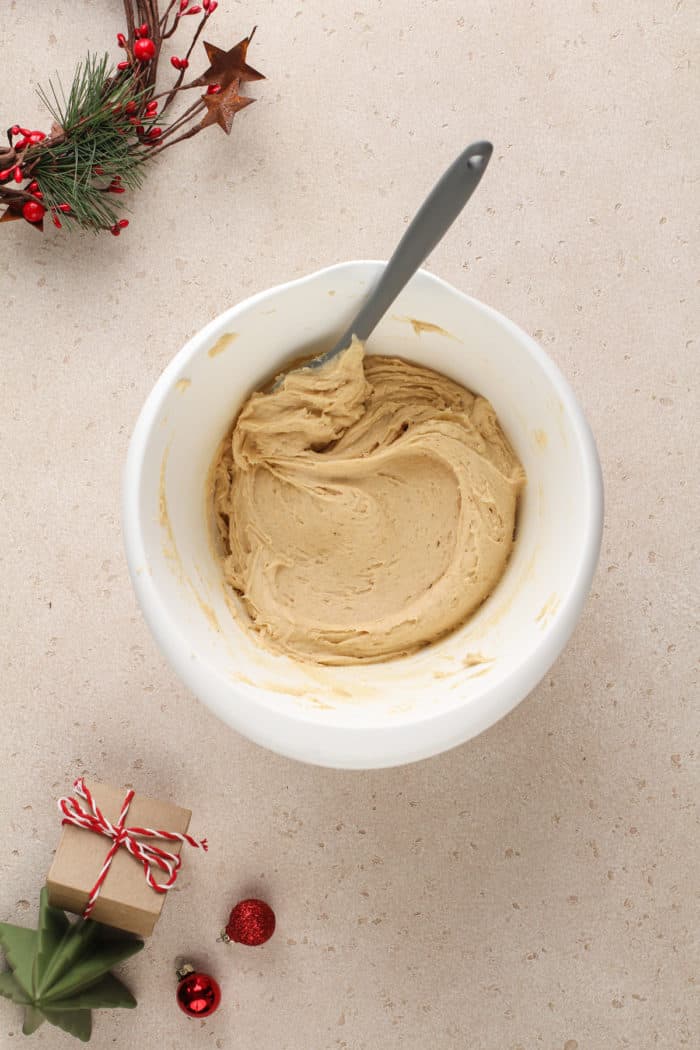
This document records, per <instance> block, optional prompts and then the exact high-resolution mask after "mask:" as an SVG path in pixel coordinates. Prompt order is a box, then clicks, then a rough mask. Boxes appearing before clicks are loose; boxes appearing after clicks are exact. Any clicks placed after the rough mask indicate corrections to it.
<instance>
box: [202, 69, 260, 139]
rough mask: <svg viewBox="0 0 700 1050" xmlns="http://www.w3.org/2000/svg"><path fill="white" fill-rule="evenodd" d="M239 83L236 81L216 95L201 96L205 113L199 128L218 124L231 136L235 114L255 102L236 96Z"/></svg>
mask: <svg viewBox="0 0 700 1050" xmlns="http://www.w3.org/2000/svg"><path fill="white" fill-rule="evenodd" d="M240 83H241V82H240V80H238V79H236V80H233V81H232V82H231V83H230V84H229V85H228V87H225V88H224V89H223V90H222V91H219V92H218V94H216V95H202V101H203V102H204V104H205V105H206V107H207V112H206V113H205V115H204V116H203V117H202V121H201V123H200V127H202V128H207V127H209V125H210V124H218V125H219V127H220V128H223V129H224V131H225V132H226V134H227V135H230V134H231V126H232V124H233V118H234V117H235V115H236V113H238V112H239V110H241V109H245V107H246V106H249V105H250V104H251V102H255V99H254V98H248V97H247V96H245V95H239V94H238V88H239V87H240Z"/></svg>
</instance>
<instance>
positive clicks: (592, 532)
mask: <svg viewBox="0 0 700 1050" xmlns="http://www.w3.org/2000/svg"><path fill="white" fill-rule="evenodd" d="M382 266H383V263H378V262H350V263H343V264H341V265H339V266H332V267H330V268H328V269H326V270H321V271H320V272H319V273H314V274H311V276H309V277H305V278H302V279H301V280H297V281H291V282H290V283H289V284H285V285H281V286H280V287H278V288H271V289H269V290H268V291H265V292H261V293H260V294H259V295H254V296H253V297H252V298H250V299H246V300H245V302H242V303H240V304H239V305H238V306H234V307H232V308H231V309H230V310H227V311H226V312H225V313H223V314H221V315H220V316H219V317H217V318H216V319H215V320H214V321H212V322H211V323H210V324H208V325H206V327H204V328H203V329H202V330H201V331H200V332H198V333H197V335H195V336H194V337H193V338H192V339H190V341H189V342H188V343H187V345H186V346H184V347H183V348H182V350H180V352H179V353H178V354H176V356H175V357H174V359H173V360H172V362H171V363H170V365H168V367H167V368H166V370H165V371H164V373H163V375H162V376H161V377H160V379H159V380H158V382H157V383H156V385H155V387H154V388H153V390H152V391H151V394H150V395H149V397H148V400H147V401H146V404H145V405H144V407H143V410H142V412H141V415H140V416H139V419H138V422H137V424H136V428H135V430H134V434H133V437H132V440H131V446H130V448H129V454H128V459H127V464H126V473H125V481H124V535H125V543H126V553H127V559H128V562H129V570H130V572H131V576H132V580H133V584H134V587H135V589H136V594H137V595H138V599H139V601H140V603H141V607H142V609H143V612H144V615H145V617H146V620H147V622H148V624H149V626H150V628H151V630H152V631H153V634H154V635H155V638H156V640H157V641H158V643H159V645H160V647H161V648H162V650H163V652H164V654H165V656H166V657H167V659H168V660H169V661H170V663H171V665H172V666H173V668H174V669H175V671H176V672H177V673H178V675H179V676H180V677H181V678H182V680H183V681H184V682H185V683H186V685H188V686H189V688H190V689H191V690H192V692H193V693H195V694H196V695H197V696H198V697H199V698H200V699H201V700H203V701H204V703H206V704H207V705H208V706H209V707H210V708H211V709H212V711H214V712H215V713H216V714H217V715H218V716H219V718H220V719H221V720H222V721H223V722H226V723H227V724H228V725H229V726H232V727H233V728H234V729H236V730H238V731H239V732H240V733H243V734H245V735H246V736H247V737H249V738H250V739H251V740H254V741H256V742H257V743H259V744H262V745H263V746H264V747H268V748H271V749H272V750H273V751H277V752H280V753H281V754H285V755H289V756H291V757H293V758H297V759H301V760H303V761H306V762H314V763H317V764H319V765H327V766H337V767H341V768H348V769H353V768H354V769H361V768H371V767H381V766H392V765H399V764H401V763H404V762H411V761H414V760H416V759H420V758H425V757H427V756H429V755H435V754H437V753H439V752H441V751H444V750H446V749H447V748H450V747H454V746H455V745H456V744H459V743H462V742H463V741H465V740H468V739H469V738H470V737H473V736H475V735H476V734H477V733H480V732H481V731H482V730H484V729H486V728H487V727H488V726H490V725H492V724H493V723H494V722H496V721H497V720H498V719H499V718H501V717H502V716H503V715H504V714H506V713H507V712H508V711H510V710H511V709H512V708H513V707H515V705H516V704H517V703H519V701H520V700H522V699H523V697H525V696H526V695H527V693H529V692H530V690H531V689H532V688H533V687H534V686H535V685H536V684H537V682H539V680H540V679H541V678H542V677H543V675H544V674H545V673H546V671H547V670H548V668H549V667H550V666H551V665H552V663H553V662H554V660H555V659H556V658H557V656H558V655H559V653H560V652H561V650H562V649H563V647H564V645H565V643H566V641H567V639H568V638H569V636H570V634H571V632H572V630H573V628H574V626H575V624H576V621H577V619H578V617H579V614H580V612H581V609H582V606H583V604H584V601H585V599H586V596H587V594H588V590H589V587H590V584H591V579H592V576H593V572H594V569H595V565H596V562H597V559H598V553H599V548H600V539H601V531H602V516H603V490H602V482H601V475H600V467H599V463H598V456H597V454H596V448H595V444H594V441H593V438H592V435H591V433H590V430H589V428H588V425H587V423H586V420H585V418H584V415H583V412H582V411H581V408H580V406H579V404H578V402H577V401H576V398H575V397H574V394H573V393H572V391H571V389H570V387H569V386H568V384H567V383H566V381H565V380H564V378H563V376H562V375H561V373H560V372H559V370H558V369H557V367H556V366H555V365H554V364H553V363H552V361H550V359H549V358H548V357H547V355H546V354H545V353H544V351H543V350H542V349H541V348H540V347H539V346H538V345H537V344H536V343H535V342H534V341H533V340H532V339H531V338H530V337H529V336H528V335H526V333H525V332H523V331H521V330H520V329H519V328H518V327H516V325H514V324H513V323H512V322H511V321H509V320H507V319H506V318H505V317H503V316H501V315H500V314H499V313H497V312H496V311H495V310H492V309H490V308H489V307H488V306H484V305H483V304H482V303H479V302H477V301H476V300H474V299H470V298H469V297H468V296H466V295H463V294H462V293H461V292H459V291H457V290H456V289H455V288H452V287H451V286H450V285H448V284H446V283H445V282H444V281H441V280H439V279H438V278H437V277H433V276H432V275H431V274H429V273H426V272H425V271H421V272H419V273H418V274H417V275H416V276H415V277H414V279H413V280H412V281H411V282H410V284H409V285H408V287H407V288H406V289H405V290H404V292H403V293H402V294H401V296H400V297H399V299H398V300H397V301H396V303H395V305H394V307H393V308H392V310H391V312H390V315H389V316H387V317H386V318H385V319H384V320H383V321H382V323H381V324H380V326H379V327H378V329H377V330H376V332H375V334H374V335H373V336H372V338H371V339H370V340H369V343H368V347H367V350H368V352H369V353H380V354H394V355H397V356H399V357H403V358H406V359H407V360H409V361H417V362H420V363H421V364H424V365H428V366H430V367H431V368H434V369H436V370H437V371H439V372H443V373H444V374H445V375H448V376H451V377H452V378H453V379H455V380H457V382H459V383H462V384H464V385H465V386H466V387H468V388H469V389H471V390H474V391H476V392H477V393H480V394H483V395H484V396H485V397H487V398H488V399H489V400H490V401H491V402H492V403H493V405H494V407H495V409H496V413H497V415H498V417H499V419H500V420H501V423H502V424H503V427H504V429H505V431H506V433H507V434H508V436H509V438H510V440H511V442H512V444H513V446H514V447H515V449H516V451H517V453H518V455H519V456H520V459H521V461H522V463H523V465H524V467H525V470H526V471H527V477H528V482H527V488H526V491H525V494H524V496H523V499H522V503H521V508H520V514H519V520H518V531H517V541H516V544H515V547H514V551H513V555H512V557H511V559H510V562H509V564H508V568H507V571H506V573H505V575H504V577H503V579H502V580H501V581H500V583H499V585H498V587H497V588H496V590H495V591H494V593H493V594H492V595H491V597H490V598H489V599H488V601H486V602H485V603H484V605H483V606H482V607H481V608H480V609H479V611H478V612H477V614H476V615H475V616H473V617H472V619H471V620H469V622H468V623H466V624H464V626H463V627H462V628H461V629H460V630H458V631H456V632H455V633H454V634H452V635H450V636H449V637H448V638H445V639H444V640H443V641H441V642H438V643H437V644H435V645H433V646H431V647H429V648H427V649H424V650H423V651H421V652H420V653H417V654H416V655H414V656H410V657H406V658H403V659H400V660H394V661H389V662H386V663H382V664H371V665H362V666H352V667H317V666H312V665H306V664H301V663H297V662H294V661H292V660H290V659H288V658H286V657H283V656H277V655H275V654H273V653H270V652H268V651H267V650H266V649H264V648H262V647H261V646H260V645H259V644H258V643H257V641H256V640H255V637H254V635H253V634H252V633H251V632H249V631H248V630H247V628H246V627H245V626H244V625H243V624H242V623H241V620H240V618H236V617H234V616H233V615H232V612H231V609H230V604H229V603H230V601H231V600H232V599H231V596H230V595H229V596H227V595H226V593H225V590H224V587H223V584H222V576H221V570H220V566H219V564H218V562H217V560H216V555H215V549H214V542H213V530H212V520H211V514H210V512H209V508H208V506H207V500H206V491H205V490H206V480H207V474H208V472H209V468H210V465H211V463H212V459H213V457H214V455H215V453H216V450H217V446H218V445H219V442H220V441H221V439H222V437H223V435H224V433H225V432H226V430H227V429H228V427H229V425H230V423H231V421H232V420H233V418H234V417H235V415H236V414H237V412H238V410H239V408H240V407H241V405H242V403H243V401H244V400H245V399H246V397H247V396H248V394H250V393H251V392H252V391H253V390H254V389H256V388H257V387H258V386H259V385H260V384H261V382H263V381H264V380H266V379H267V378H269V377H270V376H271V375H272V374H273V373H274V372H275V371H276V370H278V369H281V368H282V367H283V366H284V365H285V363H286V362H288V361H289V360H290V359H291V358H294V357H295V356H298V355H299V354H300V353H303V351H304V349H306V348H308V347H309V346H317V345H319V344H323V345H329V344H330V342H331V341H332V339H333V337H334V336H337V335H339V334H340V331H341V329H343V328H344V327H345V325H346V324H347V323H348V322H349V321H350V319H351V317H352V315H353V314H354V312H355V310H356V308H357V306H358V303H359V302H360V301H361V299H362V298H363V296H364V295H365V294H366V293H367V290H368V287H369V286H370V285H371V284H372V283H373V281H374V280H375V279H376V277H377V274H378V273H379V270H380V268H381V267H382Z"/></svg>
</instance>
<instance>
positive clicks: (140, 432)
mask: <svg viewBox="0 0 700 1050" xmlns="http://www.w3.org/2000/svg"><path fill="white" fill-rule="evenodd" d="M385 265H386V262H385V261H383V260H351V261H348V262H342V263H336V264H334V265H332V266H327V267H323V268H321V269H319V270H315V271H314V272H313V273H310V274H306V275H304V276H302V277H298V278H294V279H293V280H291V281H285V282H283V283H281V284H277V285H274V286H273V287H271V288H267V289H264V290H262V291H260V292H256V293H255V294H253V295H252V296H249V297H247V298H245V299H243V300H241V301H240V302H239V303H236V304H235V305H234V306H231V307H229V308H228V309H226V310H224V311H223V312H222V313H221V314H219V315H218V316H217V317H215V318H213V319H212V320H211V321H209V322H207V323H206V324H205V325H204V326H203V327H202V328H200V329H199V330H198V331H197V332H195V333H194V334H193V335H192V336H191V337H190V338H189V339H188V340H187V342H186V343H185V344H184V346H182V347H181V349H180V350H178V351H177V353H176V354H175V355H174V356H173V358H172V359H171V361H170V362H169V363H168V365H167V366H166V367H165V369H164V370H163V372H162V373H161V375H160V376H159V377H158V379H157V380H156V382H155V384H154V386H153V387H152V389H151V391H150V393H149V394H148V396H147V398H146V400H145V402H144V404H143V406H142V408H141V411H140V413H139V416H138V418H137V421H136V424H135V426H134V429H133V432H132V435H131V439H130V442H129V448H128V453H127V457H126V463H125V467H124V472H123V485H122V529H123V537H124V546H125V551H126V559H127V564H128V568H129V574H130V576H131V581H132V585H133V587H134V591H135V593H136V596H137V599H138V602H139V605H140V607H141V610H142V613H143V616H144V619H145V620H146V623H147V624H148V626H149V628H150V630H151V632H152V634H153V635H154V637H155V639H156V642H157V643H158V645H159V647H160V649H161V651H162V652H163V653H164V655H165V656H166V659H167V660H168V662H169V663H170V664H171V666H172V667H173V669H174V670H175V672H176V673H177V674H178V676H179V677H180V679H181V680H182V681H183V682H184V684H185V685H186V686H187V687H188V688H189V689H190V690H191V691H192V692H193V693H194V695H195V696H196V697H198V698H199V699H200V700H201V701H202V702H203V703H204V704H206V706H208V707H209V708H210V709H211V710H212V711H213V712H214V714H216V715H217V716H218V717H219V718H220V719H221V720H222V721H223V722H225V723H226V724H227V725H228V726H230V727H232V728H234V729H236V730H237V731H238V732H240V733H242V734H243V735H244V736H246V737H248V738H249V739H251V740H253V741H254V742H256V743H258V744H260V745H261V746H263V747H266V748H268V749H270V750H272V751H274V752H276V753H278V754H281V755H284V756H286V757H289V758H294V759H297V760H300V761H305V762H311V763H313V764H317V765H324V766H332V767H336V768H344V769H362V768H380V767H381V768H384V767H390V766H396V765H403V764H405V763H407V762H412V761H418V760H420V759H423V758H427V757H429V756H431V755H435V754H438V753H441V752H443V751H446V750H449V749H450V748H452V747H455V746H457V745H458V744H460V743H463V742H464V741H466V740H468V739H470V738H471V737H473V736H476V735H478V734H479V733H481V732H483V731H484V730H485V729H487V728H489V727H490V726H491V725H493V724H494V723H495V722H497V721H498V720H499V719H500V718H502V717H503V716H504V715H505V714H507V713H508V712H509V711H511V710H512V709H513V708H515V707H516V706H517V704H518V703H520V702H521V700H523V699H524V698H525V696H527V694H528V693H529V692H530V691H531V690H532V689H533V688H534V687H535V685H536V684H537V683H538V682H539V681H540V680H541V679H542V677H543V676H544V675H545V674H546V672H547V670H548V669H549V668H550V667H551V666H552V664H553V663H554V661H555V660H556V659H557V657H558V656H559V655H560V653H561V652H562V650H563V649H564V647H565V645H566V643H567V641H568V639H569V637H570V636H571V634H572V632H573V630H574V627H575V626H576V623H577V621H578V619H579V616H580V614H581V611H582V609H583V606H584V604H585V601H586V599H587V596H588V592H589V589H590V585H591V582H592V579H593V575H594V572H595V568H596V565H597V562H598V557H599V552H600V545H601V540H602V530H603V481H602V473H601V469H600V462H599V458H598V452H597V449H596V445H595V440H594V438H593V434H592V432H591V430H590V427H589V425H588V422H587V420H586V418H585V415H584V413H583V409H582V408H581V406H580V405H579V403H578V400H577V398H576V395H575V394H574V392H573V390H572V388H571V387H570V385H569V383H568V381H567V380H566V378H565V377H564V375H563V373H562V372H561V370H560V369H559V367H558V366H557V365H556V364H555V363H554V361H553V360H552V359H551V358H550V357H549V356H548V354H547V353H546V352H545V351H544V350H543V349H542V347H541V346H540V345H539V344H538V343H537V342H536V341H535V340H534V339H533V338H532V337H531V336H530V335H529V334H528V333H527V332H525V331H524V330H523V329H522V328H520V327H519V326H518V325H517V324H515V322H514V321H511V320H510V319H509V318H508V317H506V316H505V315H504V314H502V313H500V312H499V311H498V310H496V309H495V308H494V307H491V306H488V305H487V304H485V303H482V302H481V301H480V300H478V299H475V298H474V297H473V296H469V295H467V294H466V293H465V292H462V291H461V290H460V289H458V288H455V287H454V285H452V284H450V283H449V282H448V281H445V280H444V279H443V278H441V277H437V276H436V275H435V274H432V273H430V272H429V271H427V270H424V269H421V270H419V271H418V274H417V275H416V277H417V278H419V279H421V280H427V281H428V282H432V283H434V284H435V285H437V286H438V287H441V288H442V289H445V290H447V291H449V292H450V293H451V294H452V295H455V296H457V297H458V298H460V299H462V300H463V301H464V302H465V303H466V304H468V305H469V307H470V308H472V309H474V310H476V311H477V312H480V313H482V314H483V315H485V316H487V317H489V318H490V319H491V320H493V321H495V322H496V323H497V324H499V325H501V326H502V327H503V328H505V329H506V330H507V331H508V332H509V334H510V335H511V336H512V337H513V338H514V339H515V340H516V341H517V342H518V343H520V344H521V345H522V346H523V348H524V349H526V350H527V351H528V352H529V354H530V355H531V357H532V358H534V361H535V363H536V364H537V365H538V366H539V367H540V368H541V369H542V370H543V371H544V373H545V375H546V377H547V379H548V380H549V382H550V383H551V385H552V387H553V388H554V389H555V391H556V393H557V396H558V397H559V398H560V399H561V402H562V404H563V406H564V410H565V412H566V414H567V416H568V418H569V422H570V424H571V427H572V431H573V434H574V435H575V438H576V444H577V453H578V458H579V460H580V462H581V464H582V467H583V478H582V484H583V486H584V488H585V495H584V500H585V506H586V507H587V508H588V513H587V520H586V522H585V530H584V538H583V541H582V543H581V547H580V552H579V556H578V562H577V564H576V568H575V571H574V572H573V573H572V576H571V583H570V585H569V588H568V592H567V594H566V595H565V596H564V597H563V598H562V602H561V605H560V607H559V609H558V610H557V614H556V616H555V617H554V618H553V621H552V623H551V625H550V627H549V629H548V630H547V632H545V633H544V634H543V637H542V641H541V643H540V644H538V645H537V646H535V648H534V649H533V650H532V651H531V652H530V653H528V654H527V655H526V656H525V657H524V658H523V659H522V661H521V663H520V664H519V665H517V666H516V667H515V668H514V669H513V672H512V674H511V675H509V677H508V678H507V679H505V680H504V681H502V682H500V683H496V684H494V686H493V690H492V691H490V690H489V689H488V688H485V690H484V692H483V694H482V695H481V696H480V697H479V699H478V702H476V701H475V702H473V703H472V704H469V705H467V704H462V705H455V706H453V707H451V708H449V709H448V710H446V711H442V712H430V711H426V710H422V711H420V712H418V714H415V713H414V712H412V713H409V716H408V717H406V718H405V719H402V720H398V719H397V720H396V721H395V722H392V723H391V725H389V724H387V725H379V726H377V725H374V726H358V725H356V724H343V723H342V722H338V721H334V722H333V724H328V723H325V724H324V723H323V721H322V720H321V718H320V713H319V712H316V711H314V712H311V711H306V710H302V709H301V708H299V707H297V706H296V705H290V706H289V708H288V709H287V710H285V711H280V710H279V708H275V709H274V710H272V708H271V707H268V706H267V705H266V704H265V703H264V702H263V700H264V690H259V689H257V688H256V687H250V686H246V685H245V683H240V684H239V683H236V684H235V686H234V685H233V684H232V682H231V680H230V679H228V678H227V677H226V675H225V674H224V673H223V672H220V671H219V670H218V668H216V667H215V666H213V665H211V664H209V663H205V662H203V661H201V660H196V661H195V660H193V659H191V658H190V657H189V656H188V653H189V651H190V648H191V647H190V644H189V642H187V641H186V639H185V638H184V635H183V634H182V632H181V630H180V627H179V626H178V624H177V622H176V621H175V620H174V619H173V617H172V616H171V614H170V611H169V608H168V605H167V603H166V602H165V601H164V600H163V598H162V597H161V594H160V591H159V590H158V588H157V587H156V585H155V583H154V581H153V578H152V576H151V575H150V573H147V572H139V571H138V570H139V566H143V565H145V564H147V561H148V556H147V552H146V546H145V542H144V537H143V532H142V529H141V507H140V492H141V487H142V478H143V467H144V460H145V452H146V450H147V447H148V444H149V440H150V437H151V433H152V431H153V428H154V426H155V425H156V423H157V421H158V419H159V417H160V413H161V410H162V407H163V404H164V402H165V400H166V398H167V397H168V395H169V393H170V391H171V389H172V387H173V386H174V384H175V382H176V381H177V379H178V378H179V376H180V375H181V374H182V370H183V367H185V366H187V365H188V364H189V362H190V361H191V360H192V359H193V358H194V357H196V356H197V355H198V354H199V353H200V352H201V351H202V348H203V347H204V346H207V345H208V344H209V342H210V341H211V339H212V337H216V336H218V334H219V333H220V332H221V331H222V330H226V329H228V327H229V326H230V323H231V321H232V320H233V319H234V318H235V317H237V316H238V315H239V314H240V313H242V312H244V311H247V310H249V309H250V308H251V307H254V306H257V305H259V304H261V303H264V302H265V301H266V300H268V299H269V298H271V297H273V296H276V295H277V294H279V293H280V292H282V291H286V290H288V289H290V288H294V287H299V286H302V285H306V284H310V283H313V282H315V281H318V280H319V279H322V278H326V277H328V276H329V275H331V274H334V273H339V272H341V271H342V272H344V273H347V272H348V271H350V272H351V271H354V270H355V271H356V270H364V271H365V272H367V270H368V268H370V269H371V270H374V271H377V270H379V269H380V268H381V267H384V266H385ZM414 279H416V278H414ZM207 679H209V681H207ZM212 679H213V681H212ZM222 685H223V686H224V687H225V689H226V690H227V691H228V692H229V694H234V695H235V694H238V696H239V698H241V699H242V700H243V703H229V704H228V705H225V704H224V703H223V702H222V701H221V700H220V699H218V698H217V697H215V696H213V695H212V693H214V692H219V690H220V688H221V686H222ZM207 686H210V687H211V688H207ZM475 708H478V710H475ZM428 725H429V726H430V732H429V734H428V733H426V732H424V730H426V729H427V726H428ZM300 727H301V728H302V730H303V732H301V733H299V729H300ZM368 745H369V746H368Z"/></svg>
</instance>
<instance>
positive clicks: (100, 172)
mask: <svg viewBox="0 0 700 1050" xmlns="http://www.w3.org/2000/svg"><path fill="white" fill-rule="evenodd" d="M92 172H93V175H104V173H105V169H104V168H103V167H101V166H100V165H99V164H96V165H95V167H94V168H93V169H92Z"/></svg>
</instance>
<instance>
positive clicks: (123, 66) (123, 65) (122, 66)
mask: <svg viewBox="0 0 700 1050" xmlns="http://www.w3.org/2000/svg"><path fill="white" fill-rule="evenodd" d="M128 68H129V63H128V62H117V69H119V70H123V69H128Z"/></svg>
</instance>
